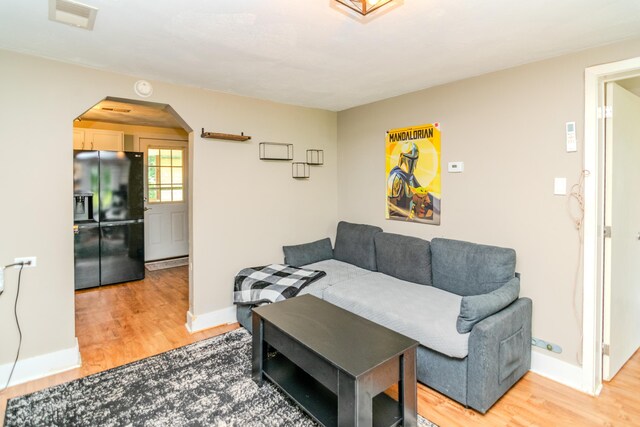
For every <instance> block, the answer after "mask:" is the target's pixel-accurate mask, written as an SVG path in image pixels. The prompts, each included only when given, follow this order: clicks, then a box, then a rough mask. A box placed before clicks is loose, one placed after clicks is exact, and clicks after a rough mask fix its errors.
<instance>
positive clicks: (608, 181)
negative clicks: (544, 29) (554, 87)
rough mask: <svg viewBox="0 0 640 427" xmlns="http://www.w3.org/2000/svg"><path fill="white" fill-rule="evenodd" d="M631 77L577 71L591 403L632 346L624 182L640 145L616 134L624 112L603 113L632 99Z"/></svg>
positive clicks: (628, 201) (628, 194) (634, 63)
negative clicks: (581, 92) (581, 77)
mask: <svg viewBox="0 0 640 427" xmlns="http://www.w3.org/2000/svg"><path fill="white" fill-rule="evenodd" d="M638 76H640V57H638V58H633V59H629V60H625V61H620V62H616V63H611V64H604V65H599V66H595V67H590V68H587V69H586V70H585V169H586V170H588V171H589V172H590V175H589V177H588V179H586V180H585V194H584V196H585V199H584V200H585V221H584V226H585V228H584V231H585V235H584V255H583V256H584V258H583V259H584V306H583V310H584V311H583V318H584V325H583V334H584V339H583V355H584V356H583V389H584V390H585V391H587V392H588V393H590V394H594V395H597V394H599V393H600V391H601V389H602V382H603V380H607V379H610V378H612V377H613V376H614V375H615V373H616V372H617V370H618V369H619V368H620V367H621V366H622V365H623V364H624V362H625V361H626V360H627V358H628V357H627V356H631V355H633V352H635V350H637V348H638V345H639V343H640V335H639V334H638V332H637V327H636V326H637V324H638V319H640V315H639V314H638V313H640V288H638V286H637V281H636V280H635V279H634V277H640V276H639V275H640V268H638V267H637V265H639V264H638V262H637V257H634V255H633V254H634V253H635V252H636V250H640V234H638V233H639V232H640V229H636V228H638V227H640V224H636V223H635V222H634V221H635V220H634V219H633V218H631V217H633V216H634V215H633V214H632V215H631V217H629V215H628V214H629V213H630V212H629V209H630V208H631V207H632V205H634V206H635V205H636V201H635V199H636V194H637V191H636V190H633V188H636V187H637V186H638V184H637V179H636V178H634V177H633V176H632V175H634V173H635V170H636V169H637V168H636V167H635V165H633V163H636V162H637V161H638V159H637V158H634V156H636V157H637V155H638V153H640V150H638V147H637V144H640V141H638V140H637V139H635V140H634V141H631V140H633V139H634V138H635V137H633V136H632V137H631V138H627V137H625V136H623V132H622V131H621V130H620V129H618V130H616V128H617V127H619V125H623V127H625V128H626V127H627V126H626V125H624V124H623V122H625V121H626V122H629V120H628V119H625V118H624V116H626V115H628V114H627V113H628V112H629V111H628V108H629V107H627V106H623V105H618V106H615V105H611V102H612V99H611V98H612V95H613V98H615V97H616V96H617V97H618V99H621V98H623V97H624V98H627V96H626V95H625V96H622V95H621V94H624V93H626V94H627V95H630V97H631V98H634V97H635V95H634V94H632V93H630V91H636V90H638V91H639V92H640V85H638V83H640V81H639V80H638V79H637V78H638ZM625 87H626V88H625ZM616 94H617V95H616ZM616 110H617V111H616ZM631 115H632V116H633V113H631ZM639 119H640V117H632V119H631V121H632V122H636V123H637V122H639V121H640V120H639ZM616 121H617V124H616ZM624 132H627V130H625V131H624ZM616 134H617V135H618V136H616ZM629 142H631V143H629ZM612 196H613V198H615V199H617V201H616V200H612V199H611V198H612ZM625 217H628V218H625ZM629 218H630V219H631V221H627V219H629ZM638 222H639V223H640V221H638ZM629 230H633V231H629ZM636 270H638V271H636ZM626 322H630V323H629V324H626ZM629 353H631V354H629Z"/></svg>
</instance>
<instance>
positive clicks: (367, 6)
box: [335, 0, 393, 16]
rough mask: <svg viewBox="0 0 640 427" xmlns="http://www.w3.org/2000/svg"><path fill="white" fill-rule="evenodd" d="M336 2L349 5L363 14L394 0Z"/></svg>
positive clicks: (339, 0)
mask: <svg viewBox="0 0 640 427" xmlns="http://www.w3.org/2000/svg"><path fill="white" fill-rule="evenodd" d="M335 1H336V2H338V3H340V4H342V5H345V6H347V7H348V8H349V9H351V10H355V11H356V12H358V13H359V14H360V15H362V16H366V15H367V14H369V13H371V12H373V11H375V10H378V9H380V8H381V7H382V6H384V5H385V4H388V3H391V2H392V1H393V0H335Z"/></svg>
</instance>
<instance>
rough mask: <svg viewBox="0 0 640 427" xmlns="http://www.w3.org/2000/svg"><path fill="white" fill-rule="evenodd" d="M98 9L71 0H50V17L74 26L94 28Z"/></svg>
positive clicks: (86, 28)
mask: <svg viewBox="0 0 640 427" xmlns="http://www.w3.org/2000/svg"><path fill="white" fill-rule="evenodd" d="M97 13H98V9H96V8H95V7H91V6H87V5H86V4H81V3H76V2H73V1H69V0H49V19H50V20H52V21H55V22H60V23H62V24H67V25H71V26H73V27H78V28H84V29H85V30H93V24H94V23H95V22H96V14H97Z"/></svg>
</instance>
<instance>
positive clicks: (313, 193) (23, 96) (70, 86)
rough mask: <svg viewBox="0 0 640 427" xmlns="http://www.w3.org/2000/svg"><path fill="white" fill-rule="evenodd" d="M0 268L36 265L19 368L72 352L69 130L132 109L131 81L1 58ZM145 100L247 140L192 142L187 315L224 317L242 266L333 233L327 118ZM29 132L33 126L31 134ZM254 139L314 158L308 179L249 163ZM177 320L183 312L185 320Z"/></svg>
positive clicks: (194, 97) (22, 308)
mask: <svg viewBox="0 0 640 427" xmlns="http://www.w3.org/2000/svg"><path fill="white" fill-rule="evenodd" d="M0 64H2V66H1V67H0V93H1V94H2V95H1V96H0V111H1V112H2V114H1V115H0V160H1V161H2V166H1V167H0V183H1V184H0V185H1V189H2V195H3V200H2V210H1V212H2V214H1V221H0V236H1V237H0V263H1V264H3V265H4V264H7V263H10V262H11V261H12V260H13V258H14V257H20V256H32V255H33V256H37V257H38V266H37V267H36V268H35V269H31V270H25V272H24V273H23V283H22V289H21V293H20V304H19V315H20V319H21V324H22V327H23V333H24V343H23V351H22V354H21V358H23V359H24V358H28V357H31V356H35V355H40V354H45V353H48V352H53V351H56V350H60V349H65V348H71V347H73V346H74V344H75V342H74V336H75V332H74V292H73V234H72V224H73V214H72V209H71V207H72V204H71V193H72V121H73V118H74V117H76V116H77V115H78V114H80V113H82V112H83V111H85V110H86V109H87V108H89V107H90V106H92V105H94V104H95V103H96V102H98V101H100V100H101V99H103V98H104V97H105V96H115V97H119V98H132V99H136V98H137V97H136V95H135V94H134V93H133V83H134V82H135V81H136V80H137V78H135V77H131V76H124V75H117V74H112V73H105V72H100V71H96V70H92V69H88V68H81V67H77V66H72V65H67V64H63V63H59V62H53V61H48V60H44V59H38V58H34V57H30V56H24V55H20V54H15V53H11V52H7V51H1V50H0ZM152 83H153V84H154V94H153V96H152V97H151V98H149V100H150V101H153V102H161V103H167V104H170V105H171V106H172V107H173V108H174V109H175V110H176V111H177V112H178V114H180V116H181V117H182V118H183V119H184V120H185V121H186V122H187V123H188V124H189V126H190V127H191V128H193V129H196V130H198V131H199V130H200V128H205V129H206V130H208V131H218V132H226V133H239V132H242V131H244V132H245V134H247V135H251V136H252V137H253V139H252V140H251V141H250V142H247V143H238V142H229V141H219V140H203V139H201V138H200V137H199V132H196V135H194V137H193V139H192V141H193V142H192V144H191V147H190V155H191V157H192V168H191V173H192V182H193V186H192V191H193V198H192V201H193V206H192V218H193V219H192V229H193V236H192V241H191V242H192V256H193V272H192V295H191V297H192V307H191V310H192V312H193V313H194V314H196V315H200V314H204V313H207V312H210V311H216V310H219V309H224V308H226V307H229V306H230V305H231V302H232V283H233V277H234V275H235V273H236V272H237V271H238V270H239V269H240V268H242V267H245V266H249V265H259V264H263V263H269V262H273V261H280V260H282V251H281V246H282V245H283V244H290V243H297V242H304V241H309V240H312V239H319V238H322V237H325V236H328V235H331V234H332V233H333V232H335V231H334V230H335V225H336V220H337V195H336V193H337V191H336V189H337V165H336V164H337V159H336V156H337V153H336V151H337V147H336V140H337V136H336V129H337V124H336V120H337V115H336V113H333V112H327V111H322V110H316V109H309V108H300V107H294V106H288V105H282V104H276V103H273V102H268V101H261V100H255V99H250V98H243V97H238V96H232V95H227V94H220V93H215V92H209V91H204V90H200V89H196V88H189V87H183V86H176V85H170V84H164V83H160V82H152ZM34 123H37V127H36V126H34ZM261 141H276V142H290V143H293V144H294V146H295V158H296V160H302V159H304V154H305V150H306V149H307V148H322V149H324V150H325V166H322V167H317V168H313V169H312V171H311V179H309V180H307V181H296V180H294V179H292V178H291V165H290V163H288V162H265V161H260V160H259V159H258V143H259V142H261ZM16 278H17V276H16V274H15V271H13V270H12V271H8V274H7V277H6V279H7V280H6V290H5V293H4V294H3V295H2V296H0V343H1V344H0V364H3V363H9V362H10V361H12V360H13V359H12V358H13V356H14V354H15V353H14V351H15V348H16V345H17V331H16V330H15V326H14V321H13V313H12V304H13V299H14V296H15V280H16ZM185 314H186V313H185Z"/></svg>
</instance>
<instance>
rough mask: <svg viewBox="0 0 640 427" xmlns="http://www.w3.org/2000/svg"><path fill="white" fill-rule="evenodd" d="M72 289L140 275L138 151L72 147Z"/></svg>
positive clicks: (141, 205)
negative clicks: (73, 266)
mask: <svg viewBox="0 0 640 427" xmlns="http://www.w3.org/2000/svg"><path fill="white" fill-rule="evenodd" d="M73 158H74V161H73V182H74V194H73V212H74V227H73V228H74V252H75V258H74V264H75V288H76V289H84V288H90V287H94V286H102V285H110V284H114V283H121V282H129V281H133V280H140V279H143V278H144V182H143V180H144V161H143V154H142V153H125V152H122V151H74V152H73Z"/></svg>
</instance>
